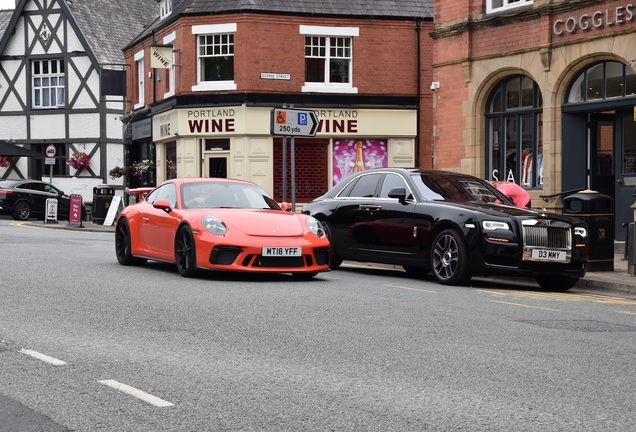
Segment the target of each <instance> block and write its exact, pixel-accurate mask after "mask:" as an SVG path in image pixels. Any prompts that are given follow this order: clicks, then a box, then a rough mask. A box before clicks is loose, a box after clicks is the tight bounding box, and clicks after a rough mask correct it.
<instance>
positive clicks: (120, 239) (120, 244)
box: [115, 218, 146, 265]
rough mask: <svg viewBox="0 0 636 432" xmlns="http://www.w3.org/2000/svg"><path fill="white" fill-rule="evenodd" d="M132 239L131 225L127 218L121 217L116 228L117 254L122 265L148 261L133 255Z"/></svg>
mask: <svg viewBox="0 0 636 432" xmlns="http://www.w3.org/2000/svg"><path fill="white" fill-rule="evenodd" d="M131 243H132V240H131V238H130V226H129V225H128V221H127V220H126V219H123V218H122V219H120V220H119V222H117V227H116V228H115V255H117V261H119V264H121V265H136V264H144V263H145V262H146V260H145V259H143V258H135V257H133V256H132V247H131Z"/></svg>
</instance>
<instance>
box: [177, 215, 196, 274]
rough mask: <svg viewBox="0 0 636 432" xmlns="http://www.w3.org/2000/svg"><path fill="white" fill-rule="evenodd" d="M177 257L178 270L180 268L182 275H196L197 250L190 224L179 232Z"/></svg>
mask: <svg viewBox="0 0 636 432" xmlns="http://www.w3.org/2000/svg"><path fill="white" fill-rule="evenodd" d="M175 258H176V261H177V270H179V273H181V276H185V277H192V276H194V274H195V272H196V264H197V252H196V247H195V245H194V236H193V235H192V230H191V229H190V227H188V226H184V227H182V228H181V229H180V230H179V233H178V234H177V241H176V244H175Z"/></svg>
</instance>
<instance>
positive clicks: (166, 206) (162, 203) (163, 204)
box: [152, 199, 172, 213]
mask: <svg viewBox="0 0 636 432" xmlns="http://www.w3.org/2000/svg"><path fill="white" fill-rule="evenodd" d="M152 206H153V207H154V208H156V209H159V210H163V211H165V212H166V213H170V212H171V211H172V207H171V206H170V203H169V202H168V200H167V199H158V200H157V201H155V202H153V203H152Z"/></svg>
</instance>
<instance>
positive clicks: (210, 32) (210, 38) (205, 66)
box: [192, 24, 236, 91]
mask: <svg viewBox="0 0 636 432" xmlns="http://www.w3.org/2000/svg"><path fill="white" fill-rule="evenodd" d="M235 32H236V24H211V25H197V26H193V27H192V33H193V34H196V35H197V68H198V69H197V74H198V79H197V85H196V86H193V88H192V90H194V91H208V90H236V83H235V82H234V33H235Z"/></svg>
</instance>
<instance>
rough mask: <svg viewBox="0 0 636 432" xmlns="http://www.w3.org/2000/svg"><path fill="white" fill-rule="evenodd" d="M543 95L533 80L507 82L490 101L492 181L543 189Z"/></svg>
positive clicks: (488, 167) (488, 123)
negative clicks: (511, 182) (509, 182)
mask: <svg viewBox="0 0 636 432" xmlns="http://www.w3.org/2000/svg"><path fill="white" fill-rule="evenodd" d="M542 106H543V102H542V99H541V93H540V92H539V87H538V86H537V84H536V83H535V82H534V81H533V80H532V79H531V78H529V77H527V76H522V75H515V76H511V77H508V78H506V79H505V80H503V81H502V82H501V83H499V85H497V87H496V88H495V89H494V90H493V92H492V94H491V95H490V97H489V98H488V107H487V109H486V143H487V145H486V172H487V173H488V174H487V177H488V178H489V179H490V180H505V181H513V182H515V183H517V184H519V185H521V186H523V187H524V188H527V189H530V188H536V187H543V145H542V144H543V139H542V138H543V137H542V125H541V123H542Z"/></svg>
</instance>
